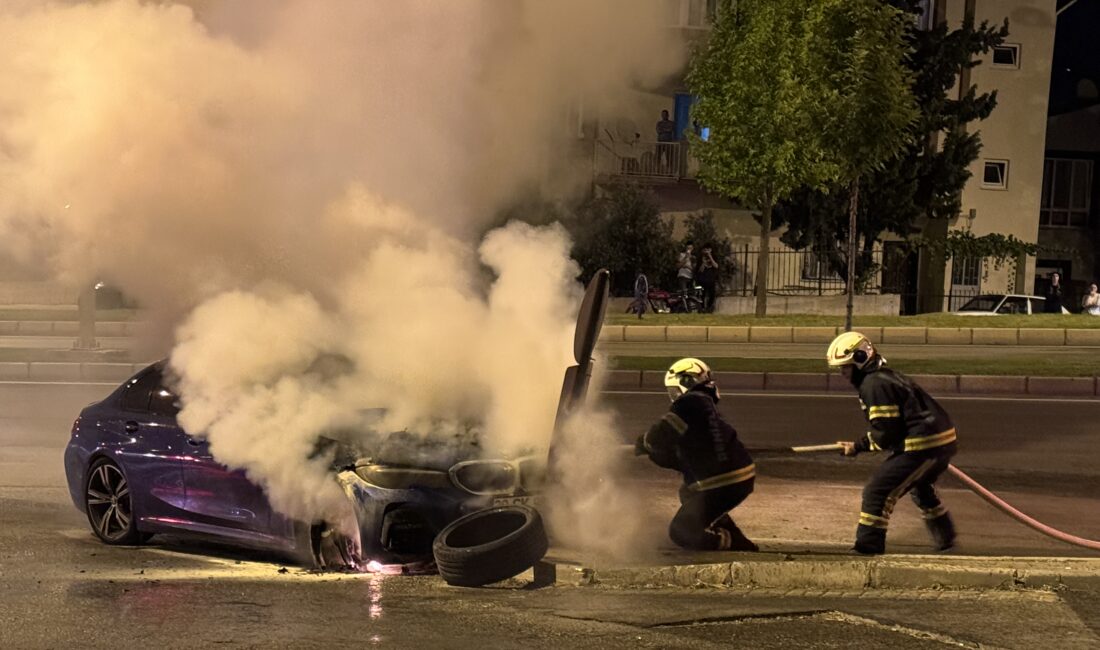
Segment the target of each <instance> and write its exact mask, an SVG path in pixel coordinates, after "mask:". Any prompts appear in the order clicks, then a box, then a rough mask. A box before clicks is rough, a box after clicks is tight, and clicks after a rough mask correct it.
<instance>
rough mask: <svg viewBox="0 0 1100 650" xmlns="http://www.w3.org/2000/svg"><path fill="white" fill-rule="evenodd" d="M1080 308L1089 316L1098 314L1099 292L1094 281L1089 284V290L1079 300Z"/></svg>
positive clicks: (1099, 310)
mask: <svg viewBox="0 0 1100 650" xmlns="http://www.w3.org/2000/svg"><path fill="white" fill-rule="evenodd" d="M1081 309H1082V311H1084V312H1085V313H1086V314H1089V315H1090V316H1100V292H1097V290H1096V283H1095V282H1093V283H1092V284H1090V285H1089V292H1088V293H1086V294H1085V298H1084V299H1083V300H1082V301H1081Z"/></svg>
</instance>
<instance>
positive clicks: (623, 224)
mask: <svg viewBox="0 0 1100 650" xmlns="http://www.w3.org/2000/svg"><path fill="white" fill-rule="evenodd" d="M572 221H573V222H574V223H573V227H572V228H571V230H572V232H573V235H574V238H575V243H574V245H573V259H575V260H577V262H578V263H579V264H580V265H581V280H582V281H583V282H585V283H587V282H588V279H589V278H591V277H592V274H593V273H595V272H596V270H597V269H600V268H606V269H607V270H608V271H610V272H611V291H612V293H613V294H614V295H618V296H628V295H630V294H631V293H632V292H633V290H634V277H635V274H636V272H637V271H643V272H645V273H646V274H647V275H649V277H650V278H651V281H655V282H671V281H672V279H673V277H674V275H675V268H676V249H675V244H674V242H673V239H672V223H671V222H669V221H665V220H663V219H661V214H660V207H659V206H658V204H657V200H656V198H655V197H654V196H653V194H652V193H651V192H648V191H646V190H644V189H642V188H640V187H638V186H637V185H636V184H633V183H617V184H615V185H613V186H612V187H611V189H610V190H609V192H608V194H607V196H605V197H593V198H591V199H589V200H588V201H586V202H585V203H584V204H583V205H581V206H580V208H579V209H578V211H577V214H576V217H575V218H574V219H573V220H572ZM666 286H671V285H668V284H666Z"/></svg>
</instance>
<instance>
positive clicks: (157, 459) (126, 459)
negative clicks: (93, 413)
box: [102, 366, 187, 521]
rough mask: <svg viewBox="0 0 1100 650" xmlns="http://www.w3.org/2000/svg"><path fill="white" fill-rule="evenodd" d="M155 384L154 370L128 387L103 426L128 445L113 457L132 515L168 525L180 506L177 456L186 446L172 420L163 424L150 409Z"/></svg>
mask: <svg viewBox="0 0 1100 650" xmlns="http://www.w3.org/2000/svg"><path fill="white" fill-rule="evenodd" d="M160 384H161V369H160V367H159V366H151V367H149V368H148V369H146V370H145V371H144V372H142V373H140V374H138V375H137V376H135V377H134V378H133V379H131V380H130V381H128V382H127V383H126V384H125V385H123V387H122V389H121V392H120V394H119V396H118V401H117V403H116V408H114V409H112V410H111V411H110V412H109V414H108V415H107V416H106V417H105V418H104V420H103V421H102V426H103V427H104V428H105V429H106V430H107V431H109V432H111V433H113V434H114V435H115V436H118V437H119V438H120V439H123V440H127V443H126V444H123V445H120V446H119V447H118V449H117V451H116V452H115V453H116V455H117V456H118V459H119V460H120V461H121V463H122V465H123V467H124V468H125V471H126V478H127V481H128V482H129V484H130V489H131V493H132V495H133V500H134V512H135V513H137V515H138V516H139V517H140V518H141V519H143V520H150V521H160V520H164V521H171V520H174V519H175V518H177V517H178V516H179V513H180V510H181V509H182V508H183V506H184V499H185V496H184V488H183V462H182V454H183V453H184V450H185V449H186V447H187V442H186V436H185V435H184V433H183V431H182V430H180V428H179V427H178V426H177V425H176V422H175V418H174V417H172V418H165V417H163V416H162V415H160V414H157V413H154V412H153V411H152V410H150V408H149V404H150V400H151V398H152V394H153V392H154V391H155V390H156V389H157V387H158V386H160Z"/></svg>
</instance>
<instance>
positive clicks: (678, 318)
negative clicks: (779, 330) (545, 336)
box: [604, 313, 1100, 330]
mask: <svg viewBox="0 0 1100 650" xmlns="http://www.w3.org/2000/svg"><path fill="white" fill-rule="evenodd" d="M604 324H606V325H655V326H661V325H702V326H720V325H731V326H741V327H744V326H746V325H749V326H752V325H760V326H770V327H843V326H844V317H843V316H818V315H814V314H789V315H784V316H765V317H763V318H757V317H756V316H752V315H750V314H646V315H645V317H644V318H641V319H639V318H638V317H637V316H632V315H630V314H612V313H609V314H607V316H606V318H605V319H604ZM852 327H853V329H855V330H859V328H860V327H952V328H954V327H994V328H1015V327H1034V328H1065V329H1100V318H1097V317H1095V316H1089V315H1088V314H1035V315H1033V316H1019V315H1016V316H1009V315H1005V316H957V315H955V314H943V313H940V314H917V315H915V316H856V317H855V318H854V319H853V325H852Z"/></svg>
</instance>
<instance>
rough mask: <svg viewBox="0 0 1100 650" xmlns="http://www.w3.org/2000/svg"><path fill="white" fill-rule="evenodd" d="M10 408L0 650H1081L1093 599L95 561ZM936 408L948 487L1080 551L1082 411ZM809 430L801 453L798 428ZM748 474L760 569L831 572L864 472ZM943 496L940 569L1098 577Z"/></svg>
mask: <svg viewBox="0 0 1100 650" xmlns="http://www.w3.org/2000/svg"><path fill="white" fill-rule="evenodd" d="M0 398H2V396H0ZM74 399H75V398H74ZM852 401H854V398H853V399H852ZM16 402H18V400H17V399H9V401H8V405H9V406H10V407H11V408H9V409H8V410H7V411H6V413H8V414H11V415H12V417H8V418H0V633H2V634H0V636H2V638H3V646H4V647H13V648H52V647H59V646H63V645H71V646H76V647H97V648H98V647H111V648H119V647H122V648H127V647H139V646H140V647H149V646H154V647H156V646H160V647H210V646H215V645H217V646H226V647H260V646H263V647H268V648H270V647H341V646H350V645H356V646H365V645H366V646H369V645H379V646H382V647H409V648H425V647H433V648H469V647H485V648H513V647H531V648H561V647H576V646H580V645H591V646H594V647H601V648H603V647H607V648H620V647H621V648H625V647H631V648H635V647H654V648H718V647H753V648H790V647H804V648H838V647H852V646H857V645H858V646H859V647H864V648H937V647H1004V648H1033V647H1049V646H1050V645H1052V644H1053V643H1055V642H1056V644H1057V645H1058V646H1059V647H1060V648H1100V637H1098V636H1097V633H1100V595H1098V594H1097V593H1093V592H1088V591H1085V592H1082V591H1075V590H1072V589H1066V590H1058V591H1034V590H1016V589H997V590H967V589H942V588H940V589H936V588H931V587H933V585H931V584H929V587H930V588H928V589H910V590H890V589H873V590H862V591H861V590H858V589H857V590H847V591H836V590H826V589H814V588H803V589H763V588H757V589H745V588H726V589H690V588H688V589H667V588H661V589H624V588H612V587H609V586H600V585H594V586H568V585H562V584H559V585H557V586H553V587H546V588H539V589H536V588H533V586H532V585H531V584H530V582H529V580H528V579H526V578H524V577H521V578H520V579H517V580H513V581H510V582H507V583H503V584H501V585H497V586H494V587H491V588H486V589H461V588H454V587H449V586H447V585H446V584H444V583H443V582H442V581H441V580H440V579H439V578H437V577H405V576H377V575H376V576H370V575H342V574H316V573H310V572H307V571H304V570H302V569H299V568H297V567H294V566H292V565H289V564H287V563H285V562H284V560H283V559H282V558H278V557H274V556H264V555H258V554H255V553H249V552H242V551H234V550H230V549H226V548H222V547H216V546H210V545H196V544H193V543H191V544H187V543H183V542H181V541H180V540H173V539H170V538H167V539H166V538H156V539H155V540H154V541H155V543H154V544H153V545H150V546H146V547H141V548H117V547H106V546H104V545H102V544H100V543H99V542H98V541H96V540H95V539H94V538H93V537H92V535H91V533H90V532H89V531H88V527H87V523H86V521H85V520H84V519H83V517H82V515H81V514H80V513H79V512H78V511H77V510H76V509H75V508H74V507H73V506H72V504H71V502H70V501H69V497H68V493H67V491H66V490H65V489H64V487H63V485H64V484H63V481H64V478H63V474H62V468H61V462H60V459H61V456H60V451H61V448H62V446H63V444H64V441H65V439H66V434H67V430H68V425H69V424H70V423H71V416H70V415H69V414H68V413H65V412H63V411H62V410H59V409H53V410H51V411H48V412H47V413H48V414H47V415H46V416H45V417H43V416H42V415H41V414H40V415H34V414H27V413H23V414H22V415H20V411H19V409H18V404H17V403H16ZM609 403H610V404H611V406H612V407H613V408H615V409H616V410H617V411H618V412H619V413H620V415H621V422H622V426H623V431H624V433H623V435H624V438H626V437H629V435H628V432H630V431H634V430H637V428H638V427H642V426H645V425H647V424H648V421H649V419H650V417H651V416H654V414H659V413H660V412H661V411H663V409H664V408H666V404H667V403H666V402H665V401H663V399H662V398H660V397H659V396H656V397H655V396H652V395H650V396H611V399H610V400H609ZM722 404H723V408H724V409H728V413H729V414H730V416H731V417H732V418H733V419H734V421H735V422H736V423H737V424H738V427H739V428H740V429H741V430H742V435H743V436H744V437H746V439H749V441H750V443H753V444H763V441H765V440H768V441H771V442H772V444H794V442H796V441H797V442H802V441H807V442H810V443H812V442H818V441H820V440H819V438H820V439H822V440H824V441H828V440H832V439H835V438H834V437H835V436H836V435H837V433H838V432H839V431H843V430H846V428H847V427H848V426H850V424H851V423H850V422H849V420H850V419H852V418H850V417H849V416H848V415H844V414H846V413H848V412H849V411H855V406H854V404H852V403H851V402H850V401H848V400H842V399H838V398H832V397H798V396H788V398H787V399H781V398H773V397H768V398H763V397H754V396H736V397H732V398H727V399H726V400H724V401H723V403H722ZM1038 404H1044V405H1045V407H1044V408H1043V409H1037V408H1036V406H1037V405H1038ZM949 408H951V409H952V412H953V413H956V414H957V417H959V418H960V419H961V420H963V421H965V422H966V428H965V429H962V430H964V431H968V432H970V433H969V434H964V435H969V437H968V438H965V440H967V443H966V445H967V446H966V447H964V453H961V454H960V457H959V459H958V460H959V462H958V464H959V465H960V466H963V467H967V468H970V467H974V468H975V469H974V473H975V474H978V473H979V472H980V471H984V472H986V473H987V474H988V476H989V477H990V478H991V479H992V480H994V481H996V482H999V483H1000V484H999V485H998V489H1001V490H1004V491H1005V494H1004V495H1003V496H1005V497H1007V498H1008V499H1009V500H1010V501H1013V502H1015V503H1016V505H1018V506H1020V507H1022V508H1024V509H1025V510H1027V511H1028V512H1029V513H1030V514H1032V515H1034V516H1036V517H1038V518H1040V519H1043V520H1044V521H1049V523H1052V524H1056V525H1061V526H1065V527H1067V528H1070V529H1071V530H1072V532H1075V533H1077V534H1082V535H1087V536H1093V537H1096V536H1100V522H1098V519H1100V517H1098V516H1097V515H1096V513H1097V512H1100V501H1098V496H1097V495H1098V493H1100V490H1097V480H1098V474H1100V468H1097V467H1096V465H1095V463H1094V462H1092V460H1091V459H1092V458H1093V457H1094V455H1093V454H1090V453H1087V452H1088V450H1092V449H1096V448H1097V436H1098V435H1100V433H1097V432H1096V431H1095V430H1092V428H1091V427H1088V426H1086V425H1087V423H1088V422H1095V421H1096V415H1100V413H1098V412H1096V411H1100V405H1090V404H1083V405H1074V404H1069V403H1062V402H1035V403H1032V404H1024V405H1020V404H1018V403H1016V402H1014V401H1010V400H1001V401H989V400H985V401H982V400H969V401H963V400H958V401H955V402H952V403H951V406H949ZM1090 408H1091V409H1094V411H1090V410H1089V409H1090ZM807 413H812V414H814V417H813V426H814V431H812V432H807V431H806V429H801V430H800V429H798V428H797V427H796V423H797V422H805V421H806V420H807V417H806V414H807ZM852 415H854V416H855V418H854V422H855V425H856V426H858V425H859V420H858V412H855V413H854V414H852ZM1081 419H1084V422H1081ZM1041 424H1042V426H1040V425H1041ZM1051 432H1053V433H1051ZM811 434H812V435H811ZM964 459H965V461H964ZM758 461H759V463H758V464H759V466H760V468H761V476H760V479H759V482H758V486H757V492H756V493H755V494H754V495H753V496H752V497H750V499H749V500H748V501H747V502H746V503H745V504H744V506H742V507H741V508H739V509H738V510H737V511H736V513H735V515H736V517H737V519H738V521H739V522H740V523H741V525H742V527H743V528H744V529H745V530H746V532H747V533H749V534H750V536H752V537H754V538H755V539H757V540H758V541H760V542H761V544H762V546H763V547H764V549H765V550H766V551H771V552H778V553H792V554H797V553H799V552H808V551H813V552H815V553H821V552H826V553H839V552H841V551H843V549H844V548H845V547H846V546H847V544H848V542H849V541H850V540H849V536H850V534H851V532H852V531H851V529H852V528H853V526H854V524H853V523H852V522H853V521H854V519H853V515H854V514H855V513H856V512H857V511H858V494H859V490H860V482H861V480H862V478H863V477H864V476H866V472H868V471H870V468H871V465H872V464H873V462H874V459H870V458H868V459H864V458H860V459H857V460H856V461H854V462H853V461H850V460H847V459H842V458H839V457H832V456H829V457H816V458H808V459H801V458H799V459H790V458H787V457H784V456H779V455H775V456H772V457H767V456H761V457H760V458H758ZM624 462H625V463H626V464H627V465H628V470H629V471H628V472H627V475H628V476H629V477H631V478H630V479H629V490H630V491H631V492H632V493H633V494H634V495H635V497H636V498H637V499H638V500H639V502H641V503H644V504H645V507H644V508H642V509H640V510H639V512H641V513H642V516H643V518H644V524H645V525H644V526H643V537H644V539H642V540H639V546H641V547H643V548H648V549H649V550H648V551H644V552H643V553H642V555H644V556H645V557H644V558H642V559H645V558H648V559H649V560H650V561H655V562H658V563H668V564H675V563H685V562H693V561H697V560H696V558H693V557H691V556H690V554H684V553H682V552H680V551H677V550H675V549H672V548H670V546H669V544H668V542H667V539H666V537H665V534H664V526H665V524H666V522H667V520H668V518H669V517H670V516H671V513H672V511H673V510H674V509H675V507H676V502H675V492H674V487H675V477H674V476H673V475H671V474H670V473H668V472H662V471H661V470H657V469H655V468H653V469H651V468H649V467H648V466H647V465H646V464H645V463H643V462H642V461H641V460H638V459H631V458H628V459H626V460H624ZM1060 468H1061V469H1063V470H1064V473H1063V474H1060V473H1059V469H1060ZM983 478H984V477H983ZM944 488H945V489H944V490H943V492H944V498H945V500H946V501H947V502H948V503H949V504H950V505H951V507H952V508H953V510H954V512H955V513H956V517H957V519H958V521H959V528H960V532H961V535H962V538H961V539H962V541H961V544H960V553H973V554H978V555H982V554H984V555H991V554H1006V553H1011V554H1017V555H1033V556H1051V555H1063V556H1070V555H1084V556H1089V557H1096V554H1095V553H1092V554H1091V555H1090V554H1088V553H1082V552H1079V551H1076V550H1075V549H1073V548H1072V547H1067V546H1064V545H1061V544H1058V543H1056V542H1054V541H1052V540H1048V539H1047V538H1044V537H1042V536H1039V535H1038V534H1036V533H1033V532H1032V531H1030V530H1029V529H1027V528H1024V527H1023V526H1020V525H1019V524H1016V523H1013V522H1012V521H1010V520H1008V519H1006V518H1005V517H1004V516H1003V515H1001V514H1000V513H998V512H996V511H993V510H992V509H991V508H989V507H988V506H986V505H985V504H984V503H983V502H980V501H978V500H977V498H976V497H973V496H972V495H970V494H969V493H968V492H965V491H963V490H962V489H960V488H959V487H958V486H957V485H954V486H952V485H945V486H944ZM909 505H910V504H908V503H906V504H900V505H899V509H898V514H897V515H896V520H895V521H894V522H893V523H894V526H893V527H892V530H891V534H890V535H891V536H890V544H891V547H890V550H891V553H907V552H908V553H911V552H925V551H926V539H925V534H924V531H923V530H922V527H921V522H920V520H919V519H918V518H917V516H916V513H915V512H911V511H912V510H913V508H911V507H907V506H909ZM719 555H722V554H715V556H714V558H715V559H716V560H717V561H721V558H718V557H717V556H719Z"/></svg>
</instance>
